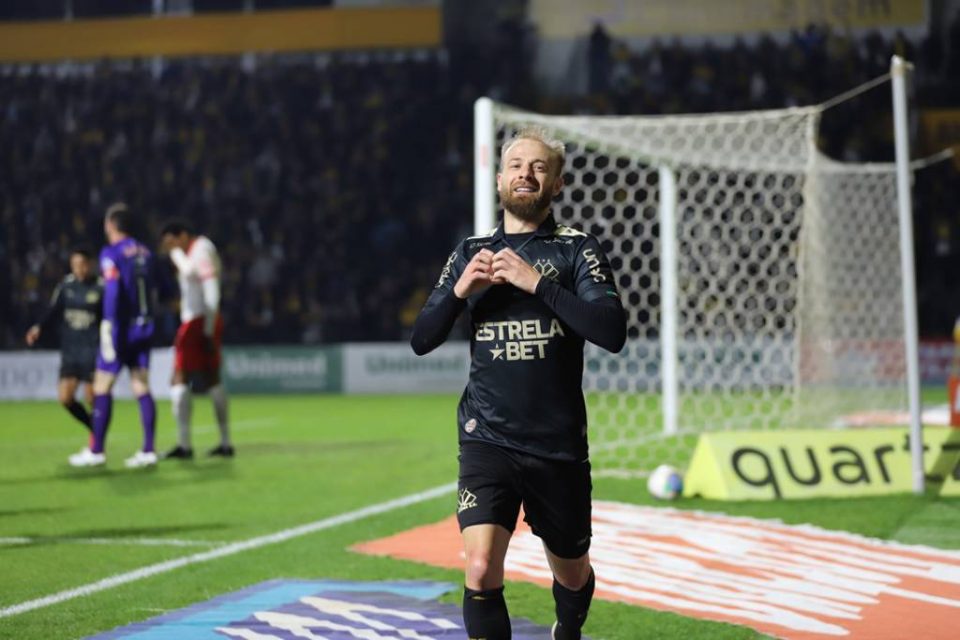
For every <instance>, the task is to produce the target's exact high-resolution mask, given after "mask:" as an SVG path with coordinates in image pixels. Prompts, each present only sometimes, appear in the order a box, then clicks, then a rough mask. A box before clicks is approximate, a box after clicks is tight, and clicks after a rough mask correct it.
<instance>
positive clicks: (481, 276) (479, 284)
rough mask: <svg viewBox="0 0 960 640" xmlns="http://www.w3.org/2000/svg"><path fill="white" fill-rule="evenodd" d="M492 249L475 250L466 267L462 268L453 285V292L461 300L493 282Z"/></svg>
mask: <svg viewBox="0 0 960 640" xmlns="http://www.w3.org/2000/svg"><path fill="white" fill-rule="evenodd" d="M492 265H493V251H490V250H489V249H481V250H480V251H478V252H477V254H476V255H475V256H473V258H471V260H470V262H468V263H467V268H466V269H464V270H463V274H462V275H461V276H460V279H459V280H457V284H455V285H453V294H454V295H455V296H457V297H458V298H460V299H461V300H463V299H466V298H469V297H470V296H472V295H473V294H475V293H480V292H481V291H483V290H484V289H486V288H487V287H489V286H490V285H491V284H493V266H492Z"/></svg>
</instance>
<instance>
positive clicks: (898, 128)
mask: <svg viewBox="0 0 960 640" xmlns="http://www.w3.org/2000/svg"><path fill="white" fill-rule="evenodd" d="M910 67H911V65H910V64H909V63H907V62H906V61H905V60H904V59H903V58H901V57H900V56H893V58H892V59H891V61H890V75H891V77H892V78H893V125H894V139H895V143H896V158H897V209H898V213H899V217H900V267H901V270H902V272H903V338H904V342H905V343H906V356H907V395H908V398H909V401H910V454H911V469H912V471H913V492H914V493H918V494H922V493H923V491H924V470H923V428H922V426H921V424H920V361H919V352H918V346H917V345H918V342H919V337H918V330H917V280H916V275H915V273H914V257H913V202H912V198H911V194H910V187H911V182H912V180H911V179H912V177H913V176H912V172H911V169H910V138H909V132H908V130H907V89H906V76H907V72H908V71H909V69H910Z"/></svg>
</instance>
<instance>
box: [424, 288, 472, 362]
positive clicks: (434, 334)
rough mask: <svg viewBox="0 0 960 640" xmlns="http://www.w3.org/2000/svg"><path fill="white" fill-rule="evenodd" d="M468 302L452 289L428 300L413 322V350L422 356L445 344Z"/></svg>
mask: <svg viewBox="0 0 960 640" xmlns="http://www.w3.org/2000/svg"><path fill="white" fill-rule="evenodd" d="M466 304H467V303H466V301H465V300H461V299H460V298H458V297H457V296H455V295H454V294H453V292H452V291H447V292H446V293H445V294H444V295H442V296H441V297H438V298H437V299H431V300H428V301H427V305H426V306H425V307H424V308H423V310H422V311H420V315H418V316H417V320H416V322H414V323H413V335H411V336H410V346H411V347H413V352H414V353H416V354H417V355H418V356H422V355H424V354H427V353H430V352H431V351H433V350H434V349H436V348H437V347H439V346H440V345H441V344H443V342H444V341H445V340H446V339H447V336H449V335H450V330H451V329H453V325H454V323H455V322H456V321H457V316H459V315H460V312H461V311H463V308H464V306H466Z"/></svg>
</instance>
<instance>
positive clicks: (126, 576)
mask: <svg viewBox="0 0 960 640" xmlns="http://www.w3.org/2000/svg"><path fill="white" fill-rule="evenodd" d="M456 488H457V483H456V482H451V483H448V484H445V485H442V486H439V487H434V488H433V489H428V490H426V491H421V492H419V493H413V494H410V495H408V496H404V497H402V498H396V499H394V500H388V501H387V502H381V503H380V504H375V505H370V506H369V507H363V508H362V509H357V510H356V511H348V512H347V513H341V514H340V515H336V516H331V517H329V518H324V519H322V520H317V521H316V522H310V523H307V524H303V525H300V526H297V527H292V528H290V529H284V530H282V531H278V532H276V533H271V534H267V535H264V536H257V537H256V538H250V539H249V540H241V541H240V542H233V543H230V544H227V545H225V546H222V547H217V548H216V549H211V550H210V551H204V552H201V553H195V554H193V555H190V556H184V557H182V558H175V559H173V560H167V561H165V562H158V563H157V564H152V565H148V566H146V567H141V568H139V569H134V570H133V571H128V572H126V573H120V574H117V575H114V576H110V577H108V578H104V579H103V580H98V581H97V582H92V583H90V584H86V585H83V586H81V587H76V588H74V589H67V590H65V591H60V592H59V593H54V594H52V595H49V596H44V597H42V598H37V599H35V600H28V601H27V602H21V603H20V604H15V605H13V606H10V607H4V608H2V609H0V618H8V617H10V616H15V615H17V614H20V613H26V612H27V611H33V610H35V609H42V608H43V607H49V606H51V605H55V604H59V603H61V602H66V601H67V600H72V599H74V598H79V597H81V596H88V595H90V594H93V593H97V592H99V591H105V590H107V589H112V588H113V587H118V586H120V585H123V584H127V583H130V582H135V581H137V580H142V579H144V578H149V577H151V576H155V575H158V574H161V573H166V572H168V571H173V570H174V569H179V568H181V567H186V566H188V565H191V564H199V563H201V562H207V561H209V560H216V559H218V558H224V557H226V556H232V555H234V554H236V553H240V552H242V551H249V550H251V549H259V548H260V547H266V546H268V545H271V544H277V543H279V542H286V541H287V540H291V539H293V538H298V537H300V536H305V535H307V534H310V533H315V532H317V531H323V530H324V529H331V528H333V527H337V526H339V525H342V524H349V523H351V522H356V521H358V520H363V519H364V518H369V517H370V516H375V515H380V514H382V513H387V512H388V511H394V510H396V509H401V508H403V507H407V506H410V505H412V504H417V503H418V502H426V501H427V500H432V499H433V498H437V497H440V496H442V495H446V494H448V493H453V492H454V491H455V490H456Z"/></svg>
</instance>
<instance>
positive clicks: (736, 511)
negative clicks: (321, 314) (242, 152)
mask: <svg viewBox="0 0 960 640" xmlns="http://www.w3.org/2000/svg"><path fill="white" fill-rule="evenodd" d="M944 395H945V394H944V393H942V392H940V391H931V392H928V393H927V394H925V402H927V403H928V404H935V403H942V402H944ZM455 405H456V398H455V397H454V396H447V395H443V396H418V397H409V396H403V397H400V396H390V397H388V396H370V397H357V396H353V397H346V396H311V397H307V396H272V397H258V396H238V397H234V398H232V407H231V409H232V418H233V421H234V425H235V434H234V435H235V437H234V439H235V442H236V445H237V450H238V457H237V458H236V459H234V460H232V461H230V460H211V459H207V458H204V457H202V455H201V456H200V457H199V458H197V459H196V460H195V461H193V462H172V461H171V462H163V463H161V464H160V465H159V467H158V468H156V469H151V470H135V471H130V470H126V469H124V468H123V459H124V458H125V457H126V456H128V455H130V454H131V453H132V452H133V451H134V450H135V449H136V448H137V447H138V446H139V441H140V433H139V432H140V429H139V421H138V417H137V414H136V407H135V405H134V404H133V403H132V402H129V401H119V402H117V404H116V407H115V410H114V419H113V426H112V429H111V433H110V437H109V440H108V447H107V452H108V466H107V468H106V469H100V470H82V469H81V470H74V469H71V468H69V467H68V466H67V464H66V458H67V455H68V454H70V453H73V452H74V451H76V450H78V449H79V448H80V447H81V446H82V445H83V444H84V439H85V438H84V434H83V431H82V429H81V428H80V427H78V426H77V425H76V424H74V423H72V422H71V420H70V418H69V416H67V414H66V413H65V412H64V411H63V410H62V409H61V408H60V407H59V406H57V405H56V404H55V403H53V402H42V403H40V402H33V403H2V404H0V443H2V446H0V538H2V539H4V542H2V543H0V609H2V608H5V607H10V606H13V605H16V604H19V603H22V602H26V601H29V600H33V599H37V598H42V597H44V596H48V595H51V594H54V593H57V592H60V591H63V590H66V589H72V588H76V587H80V586H83V585H86V584H89V583H93V582H96V581H98V580H101V579H104V578H107V577H110V576H113V575H116V574H121V573H124V572H127V571H132V570H134V569H137V568H140V567H144V566H148V565H152V564H155V563H158V562H162V561H165V560H170V559H174V558H178V557H182V556H187V555H191V554H194V553H198V552H201V551H203V550H205V549H209V548H213V547H212V546H209V547H204V546H201V545H202V544H203V543H210V544H211V545H213V544H219V543H224V542H236V541H241V540H246V539H249V538H253V537H256V536H259V535H265V534H269V533H273V532H276V531H280V530H283V529H286V528H289V527H294V526H297V525H301V524H305V523H309V522H314V521H317V520H320V519H323V518H326V517H330V516H335V515H338V514H342V513H345V512H349V511H354V510H356V509H359V508H362V507H366V506H369V505H373V504H378V503H382V502H385V501H387V500H390V499H394V498H399V497H402V496H406V495H409V494H413V493H416V492H420V491H423V490H426V489H430V488H433V487H437V486H440V485H443V484H447V483H450V482H453V481H454V480H455V478H456V432H455V429H454V427H453V420H454V410H455ZM158 409H159V413H160V426H159V434H158V449H159V450H161V451H162V450H164V449H166V448H168V447H169V446H171V445H172V444H173V437H174V436H173V433H174V427H173V421H172V418H171V417H170V414H169V405H168V404H167V403H166V402H161V403H159V407H158ZM194 423H195V424H196V425H197V427H196V429H195V433H194V447H195V448H196V449H197V450H198V451H199V452H202V451H203V450H205V449H206V448H208V447H210V446H212V445H214V444H215V441H216V429H215V427H213V426H212V425H213V418H212V413H211V411H210V407H209V402H208V401H207V400H206V399H205V398H199V399H197V400H196V401H195V404H194ZM594 495H595V497H597V498H600V499H608V500H620V501H626V502H634V503H650V502H651V500H650V498H648V496H647V494H646V489H645V488H644V486H643V483H642V481H640V480H618V479H613V478H601V479H598V480H597V481H596V482H595V493H594ZM455 504H456V497H455V495H454V494H453V493H452V492H451V493H450V494H449V495H446V496H444V497H440V498H436V499H432V500H429V501H426V502H422V503H418V504H415V505H413V506H409V507H405V508H401V509H398V510H394V511H391V512H389V513H385V514H381V515H377V516H373V517H369V518H365V519H362V520H359V521H357V522H354V523H351V524H344V525H341V526H337V527H333V528H330V529H327V530H324V531H319V532H316V533H312V534H309V535H306V536H303V537H299V538H296V539H293V540H289V541H287V542H283V543H279V544H275V545H271V546H266V547H262V548H259V549H255V550H250V551H245V552H241V553H238V554H235V555H231V556H228V557H224V558H219V559H215V560H212V561H209V562H205V563H200V564H193V565H190V566H187V567H183V568H179V569H175V570H173V571H169V572H167V573H163V574H160V575H157V576H153V577H149V578H146V579H143V580H139V581H136V582H132V583H130V584H126V585H122V586H119V587H116V588H112V589H108V590H106V591H101V592H99V593H94V594H92V595H86V596H81V597H78V598H74V599H71V600H68V601H66V602H62V603H60V604H56V605H52V606H48V607H44V608H41V609H38V610H34V611H30V612H26V613H21V614H18V615H14V616H10V617H5V618H0V638H18V639H20V640H30V639H34V638H36V639H40V638H77V637H84V636H88V635H92V634H94V633H96V632H101V631H105V630H108V629H111V628H113V627H116V626H119V625H123V624H126V623H129V622H132V621H136V620H143V619H146V618H149V617H153V616H155V615H159V614H161V613H164V612H167V611H171V610H174V609H179V608H182V607H186V606H188V605H190V604H193V603H196V602H198V601H203V600H207V599H209V598H212V597H214V596H217V595H220V594H223V593H225V592H229V591H234V590H237V589H240V588H242V587H245V586H248V585H251V584H254V583H257V582H261V581H263V580H267V579H270V578H339V579H353V580H382V579H433V580H445V581H450V582H453V583H457V584H459V583H460V582H461V580H462V577H461V575H460V573H459V572H457V571H449V570H444V569H436V568H431V567H427V566H424V565H419V564H415V563H411V562H405V561H397V560H391V559H386V558H374V557H368V556H364V555H359V554H356V553H352V552H349V551H347V550H346V548H347V547H348V546H350V545H352V544H354V543H356V542H359V541H364V540H371V539H375V538H379V537H383V536H386V535H390V534H393V533H397V532H400V531H403V530H405V529H408V528H411V527H414V526H417V525H420V524H426V523H430V522H435V521H438V520H441V519H443V518H445V517H447V516H449V515H451V514H452V513H453V510H454V508H455ZM675 506H678V507H681V508H693V509H702V510H709V511H722V512H725V513H729V514H733V515H749V516H755V517H762V518H778V519H781V520H783V521H785V522H788V523H811V524H815V525H819V526H822V527H826V528H830V529H841V530H845V531H851V532H855V533H860V534H864V535H869V536H875V537H879V538H885V539H896V540H899V541H902V542H911V543H923V544H928V545H933V546H940V547H944V548H960V500H944V499H938V498H936V497H930V496H927V497H916V496H911V495H902V496H894V497H887V498H863V499H847V500H809V501H799V502H789V503H783V502H780V503H772V502H769V503H717V502H709V501H703V500H690V501H683V502H678V503H675ZM14 538H17V539H21V540H12V539H14ZM143 538H150V539H168V540H185V541H189V542H190V543H191V544H194V545H197V546H189V547H176V546H169V545H162V546H135V545H131V544H126V542H129V541H130V540H131V539H143ZM23 539H27V540H23ZM78 539H86V540H88V541H89V540H90V539H98V540H100V541H101V542H102V543H101V544H89V543H83V544H81V543H79V542H77V540H78ZM508 592H509V595H508V602H509V605H510V609H511V613H512V614H515V615H520V616H524V617H528V618H530V619H532V620H534V621H536V622H538V623H541V624H544V625H547V624H549V623H550V622H552V619H553V618H552V597H551V595H550V593H549V591H548V590H547V589H543V588H540V587H537V586H534V585H530V584H525V583H512V584H510V585H509V587H508ZM449 599H450V600H451V601H458V600H459V597H458V596H457V595H456V594H454V595H451V596H449ZM639 630H644V631H639ZM586 631H587V633H588V634H589V635H590V636H591V637H593V638H595V639H607V640H614V639H621V640H631V639H633V638H636V637H638V634H639V633H649V635H650V637H657V638H693V637H695V638H756V637H761V636H760V635H759V634H757V633H756V632H754V631H752V630H750V629H746V628H742V627H736V626H733V625H726V624H720V623H711V622H701V621H697V620H693V619H689V618H684V617H681V616H678V615H674V614H670V613H660V612H656V611H651V610H646V609H641V608H637V607H631V606H627V605H623V604H611V603H607V602H602V601H597V602H595V603H594V606H593V609H592V610H591V614H590V619H589V621H588V624H587V628H586Z"/></svg>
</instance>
